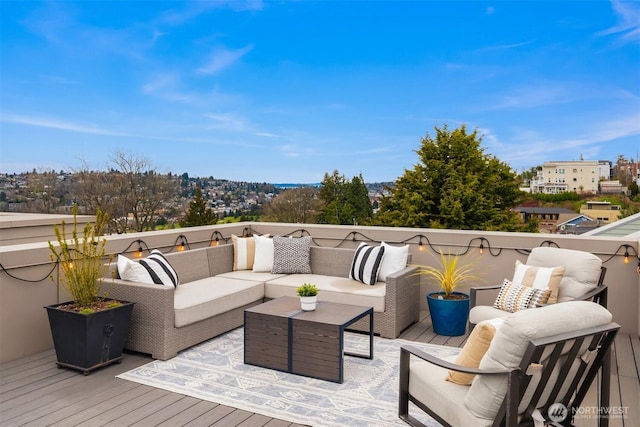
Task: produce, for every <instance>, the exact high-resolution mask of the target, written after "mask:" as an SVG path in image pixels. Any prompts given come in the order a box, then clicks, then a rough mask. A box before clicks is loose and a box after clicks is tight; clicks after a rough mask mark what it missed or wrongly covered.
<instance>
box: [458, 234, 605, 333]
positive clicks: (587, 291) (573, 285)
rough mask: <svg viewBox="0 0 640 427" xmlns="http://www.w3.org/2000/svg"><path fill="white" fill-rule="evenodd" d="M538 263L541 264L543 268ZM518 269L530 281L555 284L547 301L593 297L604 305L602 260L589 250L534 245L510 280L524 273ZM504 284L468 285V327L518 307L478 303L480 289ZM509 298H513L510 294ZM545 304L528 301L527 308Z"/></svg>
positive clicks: (481, 290)
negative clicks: (506, 307)
mask: <svg viewBox="0 0 640 427" xmlns="http://www.w3.org/2000/svg"><path fill="white" fill-rule="evenodd" d="M529 267H533V269H529V271H528V272H527V269H528V268H529ZM539 267H542V269H540V268H539ZM536 268H537V269H536ZM518 269H521V271H525V273H523V274H524V275H526V276H527V279H525V280H529V281H530V282H531V281H534V280H535V281H538V282H541V281H542V282H545V281H548V283H549V285H548V286H550V287H551V288H554V289H553V290H551V289H550V290H549V292H550V293H551V295H552V297H551V298H550V299H549V303H556V302H558V303H560V302H567V301H593V302H596V303H598V304H600V305H602V306H603V307H606V306H607V286H606V285H605V284H604V277H605V274H606V272H607V269H606V268H605V267H603V266H602V260H601V259H600V258H599V257H597V256H596V255H594V254H592V253H589V252H584V251H577V250H573V249H560V248H554V247H547V246H543V247H537V248H534V249H532V250H531V254H530V255H529V257H528V258H527V262H526V264H522V263H520V262H519V261H516V272H515V273H514V278H513V279H514V280H513V282H516V281H517V280H519V279H522V277H523V274H520V275H518ZM536 270H537V271H538V274H537V275H538V277H537V278H535V277H531V274H532V273H535V271H536ZM554 277H555V279H554ZM554 282H555V283H554ZM530 284H531V283H530ZM530 284H529V285H530ZM503 286H504V284H501V285H495V286H488V287H472V288H471V289H470V302H469V306H470V309H469V326H470V328H473V327H474V326H475V325H476V324H477V323H479V322H481V321H483V320H487V319H494V318H498V317H506V316H508V315H509V314H510V313H511V312H513V311H515V310H516V309H518V308H517V307H513V308H512V309H511V310H509V309H507V310H505V307H504V306H503V305H501V304H499V303H498V302H496V303H494V304H493V305H478V294H479V293H480V292H485V291H490V290H493V291H494V293H495V292H496V290H498V289H501V288H502V287H503ZM536 286H537V287H538V286H539V283H537V284H536ZM543 286H544V285H543ZM509 298H512V299H513V297H509ZM510 302H513V301H510ZM544 305H546V304H541V303H535V301H531V304H530V305H529V308H530V307H541V306H544ZM522 308H526V307H520V309H522Z"/></svg>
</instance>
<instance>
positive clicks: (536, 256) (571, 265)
mask: <svg viewBox="0 0 640 427" xmlns="http://www.w3.org/2000/svg"><path fill="white" fill-rule="evenodd" d="M527 265H533V266H539V267H552V266H554V265H563V266H564V267H565V272H564V276H563V277H562V280H561V281H560V285H559V289H558V302H565V301H569V300H572V299H574V298H578V297H580V296H581V295H584V294H586V293H587V292H589V291H592V290H593V289H595V288H596V286H597V285H598V279H599V278H600V267H601V266H602V260H601V259H600V258H599V257H598V256H596V255H594V254H592V253H590V252H585V251H576V250H573V249H561V248H553V247H546V246H544V247H538V248H533V249H532V250H531V254H530V255H529V257H528V258H527Z"/></svg>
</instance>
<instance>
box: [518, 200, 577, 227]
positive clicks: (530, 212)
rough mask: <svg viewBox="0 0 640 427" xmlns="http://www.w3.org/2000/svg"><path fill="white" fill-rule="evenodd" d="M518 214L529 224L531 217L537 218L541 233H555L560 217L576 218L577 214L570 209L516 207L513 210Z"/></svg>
mask: <svg viewBox="0 0 640 427" xmlns="http://www.w3.org/2000/svg"><path fill="white" fill-rule="evenodd" d="M513 211H514V212H518V213H519V214H520V217H521V218H522V220H523V221H524V222H529V221H530V220H531V218H532V217H536V218H538V222H539V223H540V226H539V229H540V231H541V232H547V233H555V232H556V226H557V224H558V219H559V218H560V215H563V214H569V215H574V216H576V215H577V214H576V213H575V212H574V211H572V210H571V209H565V208H545V207H540V206H533V207H531V206H518V207H515V208H514V209H513Z"/></svg>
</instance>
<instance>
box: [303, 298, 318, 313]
mask: <svg viewBox="0 0 640 427" xmlns="http://www.w3.org/2000/svg"><path fill="white" fill-rule="evenodd" d="M316 302H318V296H313V297H300V306H301V307H302V310H303V311H313V310H315V309H316Z"/></svg>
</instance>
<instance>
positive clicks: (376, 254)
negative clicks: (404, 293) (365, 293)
mask: <svg viewBox="0 0 640 427" xmlns="http://www.w3.org/2000/svg"><path fill="white" fill-rule="evenodd" d="M384 249H385V248H384V247H383V246H369V245H367V244H366V243H364V242H362V243H360V245H358V248H357V249H356V252H355V253H354V254H353V259H352V260H351V270H350V271H349V278H350V279H354V280H357V281H359V282H362V283H366V284H367V285H373V284H375V283H376V282H377V281H378V272H379V271H380V265H381V264H382V257H383V255H384Z"/></svg>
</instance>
